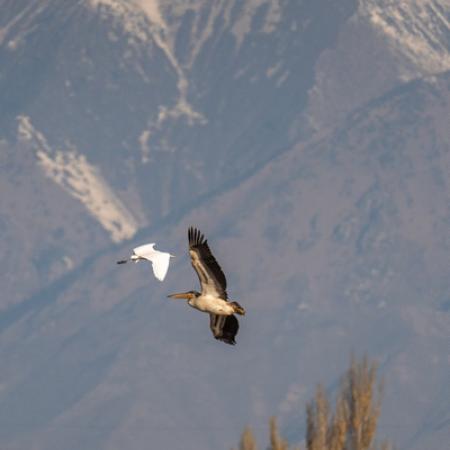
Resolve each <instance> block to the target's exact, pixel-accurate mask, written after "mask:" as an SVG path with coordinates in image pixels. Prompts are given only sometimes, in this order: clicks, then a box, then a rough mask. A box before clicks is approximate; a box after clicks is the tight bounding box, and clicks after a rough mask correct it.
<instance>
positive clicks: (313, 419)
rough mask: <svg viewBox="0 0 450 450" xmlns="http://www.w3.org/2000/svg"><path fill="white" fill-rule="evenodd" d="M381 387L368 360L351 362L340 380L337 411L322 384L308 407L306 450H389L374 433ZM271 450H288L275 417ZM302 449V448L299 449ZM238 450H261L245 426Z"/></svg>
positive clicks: (373, 366) (271, 424)
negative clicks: (377, 442)
mask: <svg viewBox="0 0 450 450" xmlns="http://www.w3.org/2000/svg"><path fill="white" fill-rule="evenodd" d="M380 398H381V385H380V384H377V383H376V366H375V364H373V363H369V362H368V360H367V358H363V359H362V360H361V361H355V360H354V359H352V362H351V365H350V368H349V369H348V370H347V372H346V374H345V375H344V376H343V378H342V380H341V385H340V389H339V392H338V394H337V398H336V404H335V408H334V411H331V409H330V402H329V400H328V398H327V395H326V393H325V390H324V389H323V387H322V386H321V385H319V386H318V387H317V389H316V394H315V397H314V399H313V400H312V401H311V402H310V403H309V404H308V405H307V406H306V436H305V443H304V447H303V448H304V449H305V450H375V449H381V450H388V449H389V448H390V446H389V445H388V443H387V442H384V443H382V444H381V445H377V444H376V443H375V434H376V430H377V423H378V417H379V415H380ZM267 448H268V450H289V444H288V442H287V441H285V440H284V439H283V438H282V437H281V436H280V434H279V432H278V427H277V422H276V419H275V418H273V417H272V418H271V419H270V445H269V447H267ZM297 449H298V450H302V447H297ZM239 450H258V447H257V444H256V440H255V437H254V435H253V433H252V431H251V429H250V428H249V427H246V428H245V430H244V432H243V434H242V437H241V442H240V445H239Z"/></svg>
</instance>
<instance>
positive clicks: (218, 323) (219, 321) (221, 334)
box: [209, 314, 239, 345]
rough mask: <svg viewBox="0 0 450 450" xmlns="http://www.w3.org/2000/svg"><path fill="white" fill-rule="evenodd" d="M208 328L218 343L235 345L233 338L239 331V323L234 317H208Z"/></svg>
mask: <svg viewBox="0 0 450 450" xmlns="http://www.w3.org/2000/svg"><path fill="white" fill-rule="evenodd" d="M209 327H210V328H211V331H212V334H213V335H214V337H215V338H216V339H218V340H219V341H222V342H225V343H227V344H230V345H234V344H236V341H235V340H234V338H235V337H236V334H237V332H238V330H239V322H238V320H237V319H236V317H235V316H217V315H215V314H210V315H209Z"/></svg>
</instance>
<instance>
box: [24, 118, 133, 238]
mask: <svg viewBox="0 0 450 450" xmlns="http://www.w3.org/2000/svg"><path fill="white" fill-rule="evenodd" d="M18 121H19V125H18V137H19V139H20V140H21V141H23V142H27V143H29V144H31V146H32V147H33V148H34V149H35V150H36V155H37V158H38V164H39V166H40V167H41V168H42V170H43V171H44V173H45V175H46V176H47V177H48V178H50V179H51V180H53V181H54V182H55V183H56V184H58V185H59V186H61V187H62V188H63V189H64V190H65V191H66V192H67V193H68V194H70V195H71V196H72V197H74V198H76V199H78V200H79V201H80V202H81V203H82V204H83V205H84V206H85V207H86V209H87V210H88V211H89V213H90V214H91V215H92V216H93V217H94V218H95V219H96V220H97V221H98V222H99V223H100V225H101V226H102V227H103V228H104V229H105V230H106V231H107V232H108V233H109V235H110V237H111V239H112V241H114V242H121V241H123V240H125V239H130V238H132V237H133V236H134V235H135V233H136V231H137V230H138V228H139V224H138V221H137V220H136V219H135V218H134V217H133V215H132V214H131V212H130V211H129V210H128V209H127V208H126V207H125V206H124V205H123V203H122V202H121V201H120V200H119V199H118V198H117V197H116V195H115V194H114V192H113V190H112V188H111V187H110V186H109V185H108V183H107V182H106V180H105V179H104V178H103V177H102V175H101V174H100V172H99V170H98V169H97V168H96V167H95V166H93V165H92V164H90V163H89V162H88V161H87V159H86V157H85V156H84V155H82V154H79V153H78V152H77V150H76V148H72V149H71V150H70V151H61V150H56V151H54V150H53V149H52V148H51V147H50V145H49V144H48V142H47V139H46V138H45V136H44V135H43V134H42V133H41V132H40V131H38V130H36V129H35V127H34V126H33V125H32V123H31V120H30V118H29V117H27V116H19V117H18Z"/></svg>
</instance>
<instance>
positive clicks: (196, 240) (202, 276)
mask: <svg viewBox="0 0 450 450" xmlns="http://www.w3.org/2000/svg"><path fill="white" fill-rule="evenodd" d="M188 238H189V254H190V256H191V263H192V267H193V268H194V270H195V271H196V272H197V275H198V279H199V280H200V285H201V287H202V294H210V295H213V296H214V297H218V298H221V299H223V300H226V299H227V280H226V278H225V275H224V274H223V272H222V269H221V268H220V266H219V264H218V263H217V261H216V258H214V256H213V254H212V253H211V250H210V249H209V247H208V241H207V240H206V239H205V237H204V236H203V234H201V233H200V231H199V230H197V229H196V228H192V227H190V228H189V230H188Z"/></svg>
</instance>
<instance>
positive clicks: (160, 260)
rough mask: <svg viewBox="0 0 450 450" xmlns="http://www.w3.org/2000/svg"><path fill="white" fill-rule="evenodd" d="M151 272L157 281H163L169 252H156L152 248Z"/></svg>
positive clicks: (167, 265)
mask: <svg viewBox="0 0 450 450" xmlns="http://www.w3.org/2000/svg"><path fill="white" fill-rule="evenodd" d="M151 261H152V267H153V273H154V274H155V277H156V278H158V280H159V281H163V280H164V278H165V277H166V273H167V270H168V269H169V261H170V254H169V253H164V252H158V251H156V250H154V255H153V256H152V258H151Z"/></svg>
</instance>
